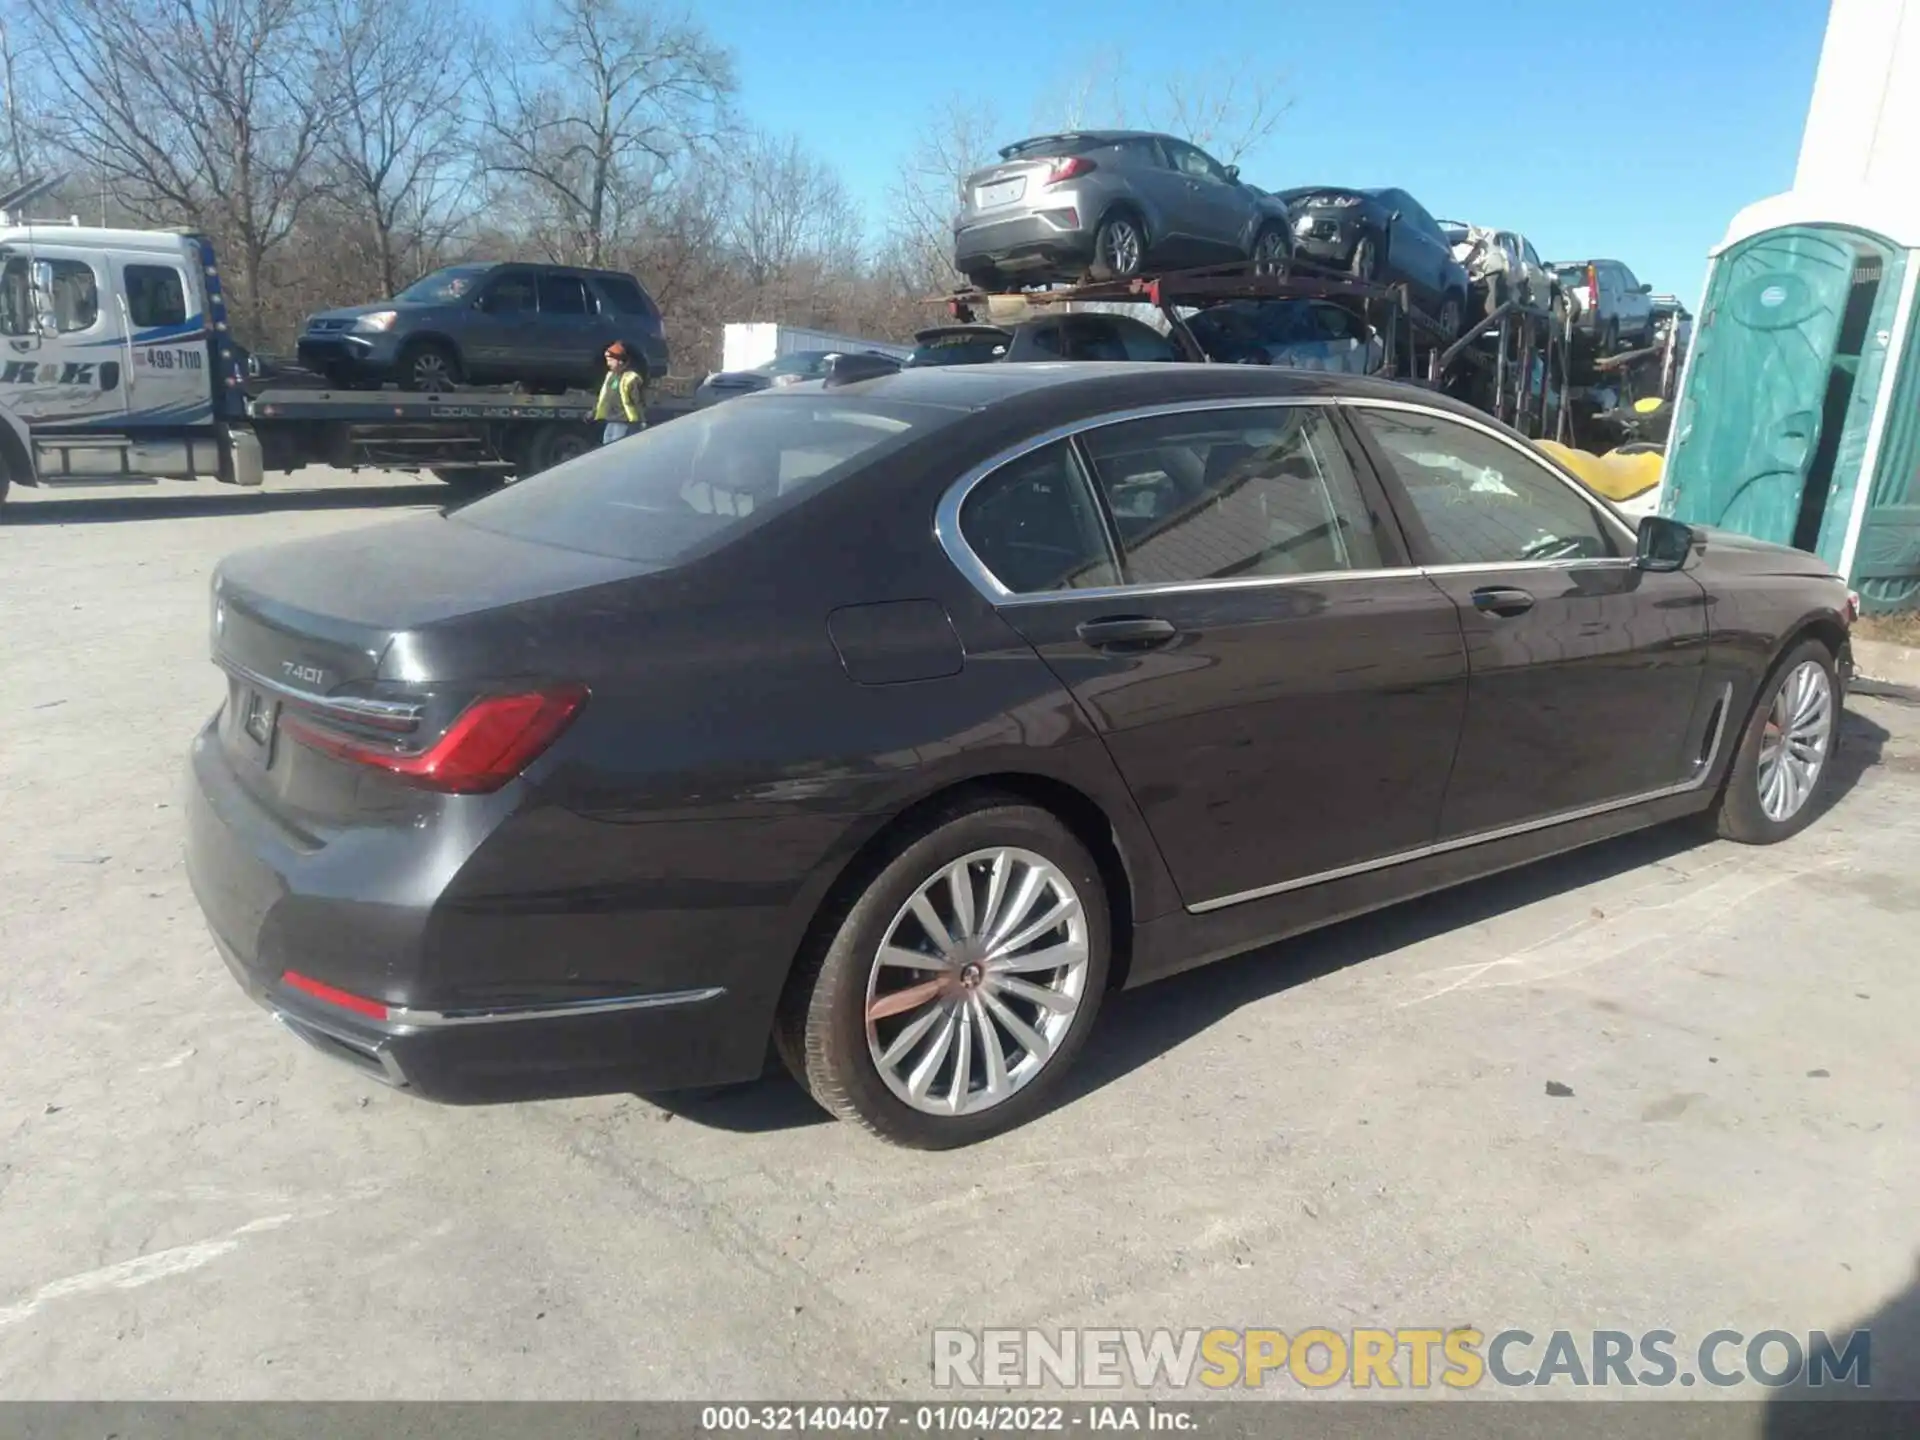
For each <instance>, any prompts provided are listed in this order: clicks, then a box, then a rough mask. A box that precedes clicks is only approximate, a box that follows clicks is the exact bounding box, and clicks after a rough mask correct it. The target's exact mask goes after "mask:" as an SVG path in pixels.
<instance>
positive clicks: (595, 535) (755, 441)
mask: <svg viewBox="0 0 1920 1440" xmlns="http://www.w3.org/2000/svg"><path fill="white" fill-rule="evenodd" d="M966 413H967V412H965V411H961V410H946V409H940V408H936V407H934V406H924V405H886V404H881V403H879V402H876V401H849V400H842V399H829V398H828V397H825V396H814V395H792V396H786V395H778V394H769V395H764V396H755V397H754V399H753V400H752V401H751V402H750V403H749V402H744V401H743V402H740V403H737V404H731V405H715V406H713V407H712V408H711V409H707V410H698V411H695V412H694V413H693V414H691V415H686V416H683V417H681V418H680V419H677V420H674V421H671V422H670V423H667V424H662V425H656V426H653V427H652V428H650V429H647V430H644V431H642V432H641V433H640V434H639V435H637V436H633V437H630V438H628V439H626V440H622V441H619V442H618V443H616V444H612V445H603V446H601V447H600V448H599V449H597V450H594V451H591V452H590V453H588V454H586V455H582V456H581V457H580V458H579V459H577V460H570V461H568V462H567V463H566V464H564V465H557V466H555V467H554V468H553V469H551V470H546V471H542V472H541V473H540V474H538V475H534V476H530V477H529V478H527V479H525V480H522V481H520V482H519V483H518V484H516V485H512V486H509V487H508V488H507V489H505V490H501V491H499V492H497V493H495V494H493V495H489V496H488V497H486V498H485V499H483V500H478V501H476V502H474V503H473V504H471V505H468V506H465V507H464V508H462V509H461V510H459V511H458V512H457V513H455V515H454V516H453V517H452V519H453V521H454V522H455V523H458V524H465V525H474V526H477V527H479V528H480V529H482V530H490V531H493V532H494V533H496V534H500V535H511V536H514V537H516V538H518V539H522V540H533V541H537V542H539V543H541V544H545V545H556V546H560V547H562V548H565V549H568V550H582V551H585V552H587V553H589V554H593V555H607V556H612V557H614V558H615V559H620V560H633V561H637V562H639V563H641V564H643V565H649V566H661V567H664V566H670V565H677V564H682V563H684V562H686V561H689V560H692V559H696V558H698V557H699V556H701V555H704V554H708V553H710V552H712V551H713V550H716V549H718V548H720V547H721V546H722V545H724V544H727V543H729V542H730V541H731V540H733V539H735V538H737V537H738V536H739V535H740V534H742V533H744V532H745V531H747V530H749V529H752V528H753V527H754V526H756V525H758V524H760V523H761V522H762V521H764V520H766V519H767V518H768V517H769V516H771V515H774V514H777V513H779V512H781V511H783V510H786V509H788V508H790V507H791V506H793V505H795V504H797V503H799V502H800V501H802V500H804V499H805V498H806V497H807V496H808V495H811V494H814V493H817V492H818V491H820V490H822V489H824V488H826V487H827V486H830V485H833V484H835V483H837V482H839V481H840V480H842V479H844V478H846V476H848V475H850V474H852V473H853V472H854V471H855V470H857V469H859V468H861V467H862V466H864V465H865V464H867V463H869V462H872V461H875V460H879V459H881V458H883V457H884V456H885V455H887V454H889V453H890V452H892V451H894V450H897V449H898V448H900V446H902V445H904V444H906V443H907V442H908V441H910V440H911V439H913V438H915V437H917V436H919V435H921V434H923V433H925V432H927V431H930V430H935V429H939V428H941V427H944V426H946V425H948V424H951V423H952V422H953V421H955V420H957V419H959V418H961V417H962V416H963V415H964V414H966Z"/></svg>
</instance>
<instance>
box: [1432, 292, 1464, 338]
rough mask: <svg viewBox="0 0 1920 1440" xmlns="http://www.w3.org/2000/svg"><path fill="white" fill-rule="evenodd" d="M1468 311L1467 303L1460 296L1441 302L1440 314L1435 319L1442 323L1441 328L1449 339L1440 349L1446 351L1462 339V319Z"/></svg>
mask: <svg viewBox="0 0 1920 1440" xmlns="http://www.w3.org/2000/svg"><path fill="white" fill-rule="evenodd" d="M1466 309H1467V307H1466V305H1465V303H1464V302H1463V301H1462V300H1461V299H1460V297H1459V296H1458V295H1449V296H1447V298H1446V299H1444V300H1442V301H1441V302H1440V314H1439V315H1438V316H1437V317H1435V318H1437V319H1438V320H1439V321H1440V328H1441V330H1442V331H1444V332H1445V334H1446V337H1447V338H1446V339H1445V340H1443V341H1441V342H1440V347H1439V348H1441V349H1443V350H1444V349H1445V348H1446V347H1447V346H1449V345H1451V344H1452V343H1453V342H1454V341H1456V340H1458V339H1459V338H1460V322H1461V317H1462V316H1463V315H1464V314H1465V313H1466Z"/></svg>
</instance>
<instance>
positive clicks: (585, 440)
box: [520, 424, 600, 475]
mask: <svg viewBox="0 0 1920 1440" xmlns="http://www.w3.org/2000/svg"><path fill="white" fill-rule="evenodd" d="M599 444H600V439H599V437H598V436H597V435H595V434H594V432H593V429H592V428H591V427H590V426H587V425H570V424H569V425H549V426H547V427H546V428H545V429H544V430H542V431H541V432H540V433H539V434H537V435H535V436H534V437H533V439H532V440H531V441H529V442H528V444H527V463H526V467H525V468H524V469H523V470H522V471H521V472H520V473H521V474H522V475H537V474H538V473H539V472H540V471H542V470H551V469H552V468H553V467H554V466H556V465H564V464H566V463H567V461H569V460H577V459H579V458H580V457H581V456H582V455H585V454H586V453H587V452H588V451H590V450H593V449H595V448H597V447H598V446H599Z"/></svg>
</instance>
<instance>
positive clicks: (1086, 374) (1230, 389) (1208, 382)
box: [835, 360, 1487, 424]
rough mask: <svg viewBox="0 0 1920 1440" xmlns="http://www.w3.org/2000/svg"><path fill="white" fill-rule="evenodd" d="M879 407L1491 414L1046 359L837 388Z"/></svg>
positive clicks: (1206, 373)
mask: <svg viewBox="0 0 1920 1440" xmlns="http://www.w3.org/2000/svg"><path fill="white" fill-rule="evenodd" d="M835 388H836V389H839V390H841V391H844V392H845V393H846V394H848V395H850V396H853V395H857V396H861V397H863V398H867V399H873V400H885V401H897V402H901V403H906V404H920V405H936V406H943V407H946V408H948V409H958V410H987V409H991V408H993V407H996V406H998V405H1001V404H1009V403H1013V402H1016V401H1022V400H1026V399H1028V398H1029V397H1031V398H1034V399H1036V400H1041V401H1058V402H1059V404H1060V406H1061V408H1062V410H1063V411H1064V410H1066V409H1068V408H1072V409H1075V410H1082V411H1092V412H1097V411H1099V410H1100V409H1101V408H1102V406H1103V402H1105V401H1109V400H1110V401H1111V402H1112V403H1114V404H1116V405H1119V406H1123V407H1124V406H1127V405H1130V404H1133V403H1138V402H1137V401H1136V400H1135V395H1136V394H1137V393H1138V392H1141V391H1142V390H1143V389H1146V390H1150V392H1151V394H1152V396H1153V399H1152V400H1151V401H1149V402H1147V403H1156V404H1158V403H1169V404H1177V403H1179V402H1182V401H1193V402H1196V403H1200V402H1204V401H1207V400H1218V399H1247V400H1259V399H1263V398H1266V397H1269V396H1270V397H1272V398H1273V399H1276V400H1284V399H1289V398H1293V397H1307V398H1313V397H1324V398H1328V399H1333V398H1337V397H1340V396H1351V397H1353V398H1356V399H1375V400H1401V401H1411V402H1417V403H1419V404H1422V405H1425V406H1428V407H1430V408H1432V409H1435V410H1441V411H1445V412H1446V413H1448V414H1456V415H1460V416H1462V417H1464V418H1467V419H1471V420H1475V421H1477V422H1479V423H1481V424H1485V423H1487V417H1486V415H1485V414H1484V413H1483V412H1481V411H1478V410H1475V409H1474V408H1473V407H1472V406H1470V405H1466V404H1464V403H1462V402H1461V401H1458V400H1454V399H1452V398H1451V397H1449V396H1446V395H1442V394H1440V393H1439V392H1438V391H1436V390H1430V389H1427V388H1426V387H1424V386H1418V385H1407V384H1402V383H1399V382H1396V381H1391V380H1378V379H1373V378H1371V377H1365V376H1358V375H1342V374H1335V373H1329V372H1323V371H1314V370H1294V369H1291V368H1288V367H1284V366H1266V365H1198V364H1168V363H1167V362H1166V361H1164V360H1133V361H1123V360H1040V361H1014V362H1003V363H1001V364H997V365H938V366H927V367H924V368H919V369H914V368H909V369H905V370H900V371H896V372H894V373H892V374H889V375H880V376H875V377H874V378H872V379H870V380H860V381H856V382H854V383H853V384H850V385H845V386H839V387H835Z"/></svg>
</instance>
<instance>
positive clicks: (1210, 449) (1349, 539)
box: [1085, 405, 1381, 584]
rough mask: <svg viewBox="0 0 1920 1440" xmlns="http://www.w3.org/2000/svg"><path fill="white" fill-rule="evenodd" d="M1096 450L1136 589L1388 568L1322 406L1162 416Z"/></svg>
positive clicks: (1123, 430)
mask: <svg viewBox="0 0 1920 1440" xmlns="http://www.w3.org/2000/svg"><path fill="white" fill-rule="evenodd" d="M1085 443H1086V447H1087V453H1088V455H1089V456H1090V457H1091V458H1092V461H1093V470H1094V477H1095V479H1096V480H1097V481H1098V483H1099V486H1100V491H1101V494H1102V495H1103V496H1104V497H1105V498H1106V501H1107V506H1108V508H1109V510H1110V511H1111V512H1112V514H1113V519H1114V528H1115V530H1116V531H1117V532H1118V533H1119V537H1120V549H1121V563H1122V565H1123V566H1124V567H1125V569H1126V578H1127V580H1128V581H1129V582H1130V583H1133V584H1167V583H1178V582H1181V581H1194V580H1229V579H1242V578H1248V577H1253V576H1270V575H1312V574H1318V573H1321V572H1325V571H1337V570H1374V569H1378V568H1379V567H1380V563H1381V560H1380V547H1379V543H1378V541H1377V539H1376V538H1375V535H1374V528H1373V519H1372V517H1371V515H1370V514H1369V513H1368V511H1367V507H1366V503H1365V501H1364V500H1363V498H1362V497H1361V494H1360V487H1359V485H1358V483H1357V482H1356V481H1355V479H1354V476H1353V471H1352V469H1351V468H1350V467H1349V466H1348V464H1347V460H1346V455H1345V452H1344V451H1343V450H1342V449H1341V448H1340V443H1339V440H1338V438H1337V437H1336V436H1335V434H1334V431H1333V428H1332V425H1331V423H1330V422H1329V421H1328V419H1327V416H1326V414H1325V412H1324V411H1323V410H1322V409H1321V408H1320V407H1318V406H1309V405H1287V406H1275V407H1273V408H1271V409H1258V410H1206V411H1197V412H1195V411H1189V412H1186V413H1183V414H1177V415H1157V416H1154V417H1152V418H1151V419H1147V420H1133V421H1128V422H1126V423H1124V424H1120V425H1106V426H1102V427H1101V428H1100V429H1097V430H1093V431H1090V432H1089V433H1088V434H1087V435H1086V436H1085Z"/></svg>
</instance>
